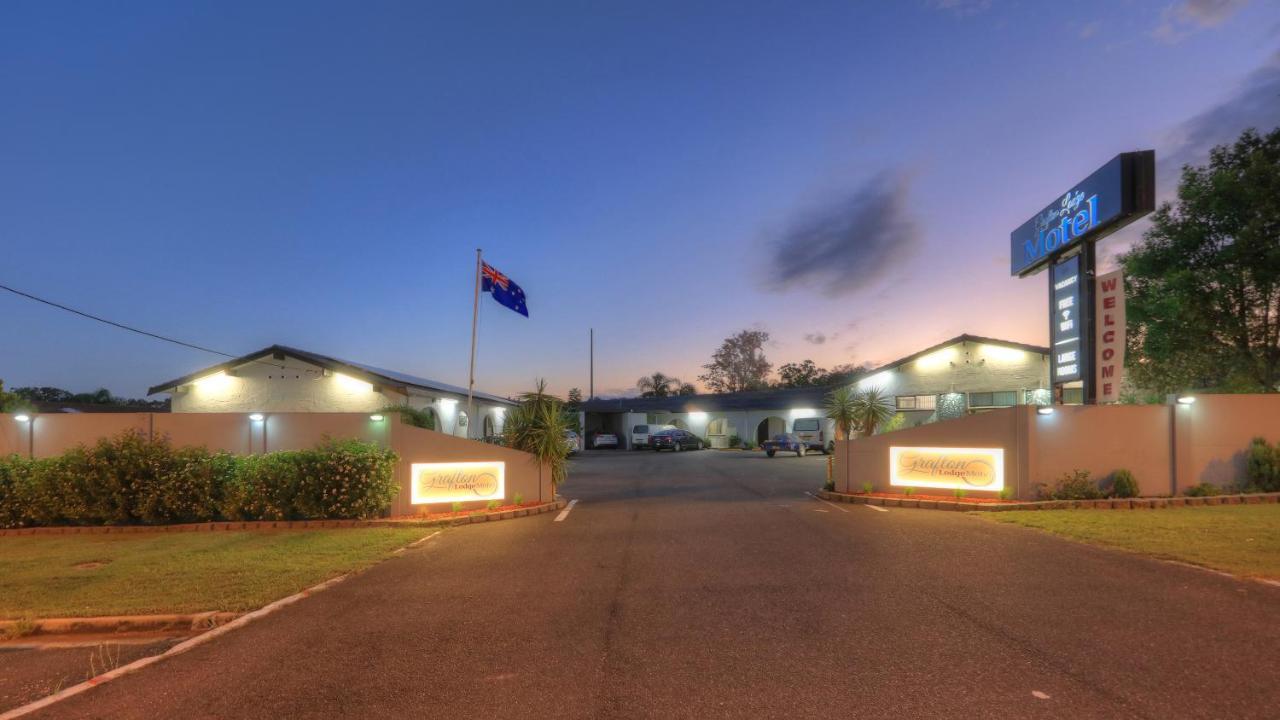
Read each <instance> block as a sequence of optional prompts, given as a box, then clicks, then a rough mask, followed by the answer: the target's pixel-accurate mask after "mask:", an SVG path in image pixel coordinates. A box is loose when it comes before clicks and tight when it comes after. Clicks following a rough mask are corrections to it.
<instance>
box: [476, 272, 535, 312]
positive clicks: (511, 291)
mask: <svg viewBox="0 0 1280 720" xmlns="http://www.w3.org/2000/svg"><path fill="white" fill-rule="evenodd" d="M480 289H481V290H483V291H485V292H487V293H489V294H490V295H492V296H493V299H494V300H497V301H498V304H500V305H506V306H507V307H509V308H511V309H512V310H515V311H516V312H518V313H520V314H521V315H523V316H525V317H529V308H528V306H526V305H525V304H524V291H523V290H521V289H520V286H519V285H517V284H515V283H513V282H511V278H509V277H507V276H506V275H503V274H502V273H500V272H498V271H497V270H495V269H494V268H493V266H492V265H490V264H489V263H487V262H482V263H481V267H480Z"/></svg>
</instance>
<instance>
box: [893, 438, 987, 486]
mask: <svg viewBox="0 0 1280 720" xmlns="http://www.w3.org/2000/svg"><path fill="white" fill-rule="evenodd" d="M889 484H890V485H898V486H903V487H923V488H940V489H945V490H989V491H992V492H999V491H1000V490H1003V489H1004V450H1003V449H1002V448H948V447H891V448H889Z"/></svg>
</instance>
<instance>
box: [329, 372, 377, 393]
mask: <svg viewBox="0 0 1280 720" xmlns="http://www.w3.org/2000/svg"><path fill="white" fill-rule="evenodd" d="M333 379H334V382H336V383H337V384H338V387H340V388H342V390H343V391H345V392H370V391H372V390H373V384H372V383H367V382H365V381H364V380H357V379H356V378H353V377H351V376H350V375H343V374H342V373H334V374H333Z"/></svg>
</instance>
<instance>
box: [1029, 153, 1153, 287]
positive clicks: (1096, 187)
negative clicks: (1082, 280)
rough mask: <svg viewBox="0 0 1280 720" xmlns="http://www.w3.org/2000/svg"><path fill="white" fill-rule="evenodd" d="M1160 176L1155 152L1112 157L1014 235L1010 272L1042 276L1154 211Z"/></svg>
mask: <svg viewBox="0 0 1280 720" xmlns="http://www.w3.org/2000/svg"><path fill="white" fill-rule="evenodd" d="M1155 173H1156V154H1155V151H1154V150H1140V151H1138V152H1129V153H1121V154H1119V155H1117V156H1115V157H1114V158H1112V159H1111V161H1110V162H1108V163H1107V164H1106V165H1103V166H1102V167H1100V168H1098V169H1097V170H1095V171H1094V172H1093V174H1092V175H1090V176H1089V177H1087V178H1085V179H1084V180H1083V181H1081V182H1079V183H1077V184H1076V185H1075V187H1073V188H1071V189H1070V190H1068V191H1067V192H1066V193H1064V194H1062V195H1060V196H1059V197H1058V198H1057V199H1055V200H1054V201H1053V202H1052V203H1050V204H1049V205H1047V206H1045V208H1044V209H1043V210H1041V211H1040V212H1038V213H1036V215H1035V217H1033V218H1031V219H1030V220H1028V221H1026V222H1025V223H1023V224H1022V225H1021V226H1019V227H1018V229H1017V230H1014V231H1013V232H1012V233H1010V234H1009V273H1010V274H1011V275H1020V276H1025V275H1030V274H1032V273H1035V272H1038V271H1040V270H1042V269H1043V268H1044V267H1045V266H1046V265H1047V264H1048V263H1049V262H1050V260H1052V259H1053V258H1054V256H1056V255H1059V254H1061V253H1062V252H1063V251H1065V250H1068V249H1070V248H1072V247H1075V246H1076V245H1079V244H1080V243H1082V242H1086V241H1088V242H1093V241H1095V240H1099V239H1101V238H1103V237H1105V236H1107V235H1110V234H1111V233H1113V232H1115V231H1116V230H1119V229H1120V228H1122V227H1124V226H1125V225H1128V224H1129V223H1131V222H1133V221H1134V220H1137V219H1138V218H1140V217H1142V216H1143V215H1145V214H1147V213H1149V212H1151V211H1152V210H1154V209H1155Z"/></svg>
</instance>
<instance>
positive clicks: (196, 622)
mask: <svg viewBox="0 0 1280 720" xmlns="http://www.w3.org/2000/svg"><path fill="white" fill-rule="evenodd" d="M242 614H243V613H238V612H218V611H207V612H198V613H182V614H170V615H104V616H101V617H75V618H40V619H36V620H31V621H30V622H31V624H32V625H33V626H34V631H33V632H31V633H29V634H27V635H24V636H22V637H21V638H19V639H20V640H27V639H29V638H31V637H32V636H36V635H75V634H82V633H136V632H163V631H171V632H199V631H202V630H208V629H210V628H214V627H217V626H219V625H223V624H225V623H228V622H231V621H232V620H235V619H236V618H238V617H240V616H241V615H242ZM21 622H22V621H21V620H0V636H2V635H4V634H5V633H6V632H7V631H8V630H9V629H10V628H13V627H16V626H17V625H19V623H21Z"/></svg>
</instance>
